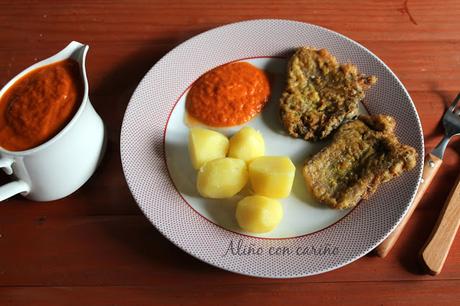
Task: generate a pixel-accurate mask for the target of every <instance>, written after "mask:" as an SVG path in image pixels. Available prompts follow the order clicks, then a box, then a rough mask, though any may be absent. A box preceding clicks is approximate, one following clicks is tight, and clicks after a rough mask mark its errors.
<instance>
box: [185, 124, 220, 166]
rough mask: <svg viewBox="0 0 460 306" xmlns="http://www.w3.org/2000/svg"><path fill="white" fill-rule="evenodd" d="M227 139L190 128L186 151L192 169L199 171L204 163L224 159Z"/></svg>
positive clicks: (218, 134) (213, 132)
mask: <svg viewBox="0 0 460 306" xmlns="http://www.w3.org/2000/svg"><path fill="white" fill-rule="evenodd" d="M228 145H229V142H228V138H227V137H225V136H224V135H222V134H221V133H219V132H216V131H212V130H208V129H203V128H197V127H195V128H191V129H190V133H189V137H188V151H189V154H190V159H191V161H192V165H193V168H195V169H200V168H201V166H203V165H204V164H205V163H206V162H208V161H210V160H213V159H217V158H221V157H225V156H226V155H227V151H228Z"/></svg>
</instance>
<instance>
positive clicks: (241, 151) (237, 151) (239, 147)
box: [228, 126, 265, 162]
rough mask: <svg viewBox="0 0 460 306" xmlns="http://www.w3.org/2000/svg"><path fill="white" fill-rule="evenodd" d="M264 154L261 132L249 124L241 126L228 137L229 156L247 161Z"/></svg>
mask: <svg viewBox="0 0 460 306" xmlns="http://www.w3.org/2000/svg"><path fill="white" fill-rule="evenodd" d="M264 154H265V142H264V138H263V137H262V134H260V132H258V131H256V130H255V129H253V128H252V127H250V126H246V127H244V128H242V129H241V130H239V131H238V132H237V133H236V134H235V135H233V136H232V137H231V138H230V147H229V149H228V156H229V157H234V158H239V159H242V160H244V161H246V162H249V161H251V160H253V159H254V158H256V157H259V156H264Z"/></svg>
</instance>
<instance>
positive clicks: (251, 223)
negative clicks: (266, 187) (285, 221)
mask: <svg viewBox="0 0 460 306" xmlns="http://www.w3.org/2000/svg"><path fill="white" fill-rule="evenodd" d="M282 218H283V207H282V206H281V203H280V202H278V201H277V200H274V199H270V198H267V197H263V196H259V195H254V196H249V197H245V198H244V199H242V200H241V201H239V202H238V204H237V206H236V221H238V224H239V225H240V227H241V228H242V229H244V230H245V231H247V232H252V233H266V232H270V231H272V230H273V229H275V227H276V226H277V225H278V224H279V223H280V222H281V219H282Z"/></svg>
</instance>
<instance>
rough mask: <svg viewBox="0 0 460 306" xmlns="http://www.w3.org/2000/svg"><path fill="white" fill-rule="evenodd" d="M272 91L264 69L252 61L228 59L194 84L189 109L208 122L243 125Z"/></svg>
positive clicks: (191, 113)
mask: <svg viewBox="0 0 460 306" xmlns="http://www.w3.org/2000/svg"><path fill="white" fill-rule="evenodd" d="M269 95H270V82H269V79H268V77H267V75H266V74H265V72H263V71H262V70H260V69H258V68H257V67H255V66H253V65H252V64H250V63H246V62H235V63H229V64H225V65H222V66H219V67H217V68H214V69H213V70H211V71H209V72H207V73H205V74H203V75H202V76H201V77H200V78H199V79H198V80H197V81H196V82H195V83H194V84H193V85H192V87H191V88H190V91H189V93H188V95H187V100H186V109H187V112H188V113H189V115H190V116H191V117H193V118H195V119H197V120H199V121H200V122H202V123H204V124H206V125H209V126H213V127H227V126H234V125H240V124H243V123H245V122H247V121H249V120H250V119H252V118H253V117H254V116H255V115H257V114H258V113H260V112H261V111H262V108H263V107H264V106H265V104H266V103H267V101H268V97H269Z"/></svg>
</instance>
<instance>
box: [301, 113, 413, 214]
mask: <svg viewBox="0 0 460 306" xmlns="http://www.w3.org/2000/svg"><path fill="white" fill-rule="evenodd" d="M394 128H395V121H394V119H393V118H392V117H390V116H384V115H377V116H360V117H359V119H358V120H354V121H350V122H347V123H344V124H343V125H342V126H341V127H340V128H339V129H338V131H337V132H336V133H335V134H334V136H333V140H332V143H331V144H330V145H329V146H327V147H325V148H323V149H322V150H321V151H320V152H319V153H317V154H316V155H314V156H313V157H312V158H311V159H309V160H308V161H306V163H305V165H304V168H303V176H304V178H305V182H306V184H307V187H308V188H309V189H310V191H311V192H312V193H313V195H314V196H315V198H316V199H317V200H319V201H320V202H322V203H325V204H328V205H329V206H331V207H333V208H338V209H344V208H350V207H353V206H355V205H356V204H357V203H358V202H359V201H360V200H361V199H367V198H368V197H369V196H370V195H371V194H373V193H374V192H375V190H376V189H377V188H378V186H379V185H380V184H381V183H384V182H387V181H389V180H391V179H393V178H395V177H397V176H399V175H401V174H402V173H403V172H404V171H405V170H410V169H412V168H414V166H415V165H416V161H417V152H416V151H415V149H414V148H412V147H410V146H408V145H404V144H401V143H399V141H398V139H397V138H396V136H395V134H394Z"/></svg>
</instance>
